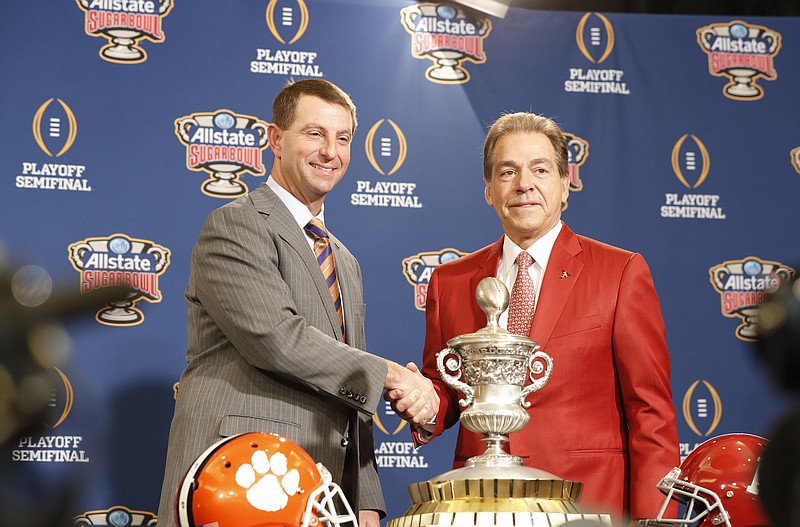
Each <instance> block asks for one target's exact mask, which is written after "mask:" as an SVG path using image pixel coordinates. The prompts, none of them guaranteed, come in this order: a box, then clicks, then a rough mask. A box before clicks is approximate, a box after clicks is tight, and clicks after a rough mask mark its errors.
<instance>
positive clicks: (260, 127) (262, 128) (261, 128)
mask: <svg viewBox="0 0 800 527" xmlns="http://www.w3.org/2000/svg"><path fill="white" fill-rule="evenodd" d="M250 128H252V129H253V130H256V131H257V132H258V146H264V145H265V144H267V141H269V135H267V134H269V129H268V128H267V126H266V125H265V124H263V123H259V122H255V123H253V125H252V126H251V127H250Z"/></svg>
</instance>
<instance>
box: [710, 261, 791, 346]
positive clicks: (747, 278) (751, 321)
mask: <svg viewBox="0 0 800 527" xmlns="http://www.w3.org/2000/svg"><path fill="white" fill-rule="evenodd" d="M708 273H709V277H710V280H711V285H713V286H714V289H716V290H717V292H719V294H720V301H721V308H722V314H723V315H724V316H726V317H738V318H740V319H742V323H741V324H740V325H739V327H737V328H736V336H737V337H739V339H741V340H744V341H749V342H753V341H755V340H756V323H757V322H758V320H757V314H758V306H759V305H761V303H762V302H763V301H764V295H766V294H767V293H768V292H770V291H772V290H774V289H777V288H778V286H780V284H781V283H782V282H783V281H785V280H791V279H792V277H794V275H795V270H794V269H793V268H791V267H787V266H785V265H783V264H782V263H780V262H770V261H766V260H761V259H760V258H756V257H755V256H750V257H747V258H744V259H742V260H730V261H727V262H723V263H721V264H719V265H715V266H714V267H712V268H711V269H709V270H708Z"/></svg>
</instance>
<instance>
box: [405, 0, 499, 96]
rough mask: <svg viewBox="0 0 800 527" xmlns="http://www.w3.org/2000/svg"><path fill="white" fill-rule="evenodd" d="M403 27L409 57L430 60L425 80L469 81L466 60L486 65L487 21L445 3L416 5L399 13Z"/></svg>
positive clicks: (458, 82) (444, 82)
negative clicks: (406, 35) (409, 42)
mask: <svg viewBox="0 0 800 527" xmlns="http://www.w3.org/2000/svg"><path fill="white" fill-rule="evenodd" d="M400 21H401V23H402V24H403V28H405V30H406V31H408V32H409V33H410V34H411V56H413V57H414V58H417V59H429V60H432V61H433V66H431V67H429V68H428V69H427V71H426V72H425V77H426V78H427V79H428V80H429V81H432V82H437V83H440V84H463V83H465V82H469V72H468V71H467V70H466V69H464V68H463V67H462V63H463V62H464V61H465V60H469V61H472V62H474V63H476V64H483V63H484V62H486V53H485V52H484V50H483V40H484V39H485V38H486V37H487V36H488V35H489V33H490V32H491V30H492V23H491V21H490V20H489V19H488V18H478V17H471V16H468V15H466V14H465V12H464V11H463V10H461V9H457V8H455V7H453V6H450V5H446V4H425V3H422V4H416V5H413V6H409V7H405V8H403V9H401V10H400Z"/></svg>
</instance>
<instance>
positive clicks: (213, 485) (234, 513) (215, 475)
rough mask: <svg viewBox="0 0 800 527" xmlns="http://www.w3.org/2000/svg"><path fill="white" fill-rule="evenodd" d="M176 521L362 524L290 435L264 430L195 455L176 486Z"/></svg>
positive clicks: (228, 526) (232, 526)
mask: <svg viewBox="0 0 800 527" xmlns="http://www.w3.org/2000/svg"><path fill="white" fill-rule="evenodd" d="M337 500H338V502H339V503H336V504H335V503H334V502H335V501H337ZM337 506H339V507H343V508H344V509H345V513H344V514H340V513H339V512H338V511H337V510H336V507H337ZM175 520H176V523H177V524H178V525H179V526H180V527H201V526H212V525H213V526H214V527H257V526H258V527H268V526H275V527H277V526H281V527H284V526H287V527H313V526H316V525H319V524H320V522H321V523H322V524H323V525H325V526H326V527H336V526H339V525H343V524H352V525H353V526H356V527H357V525H358V522H357V520H356V516H355V515H354V514H353V510H352V508H351V507H350V504H349V503H348V502H347V499H346V498H345V497H344V494H343V493H342V491H341V489H340V488H339V486H338V485H337V484H336V483H333V482H332V481H331V475H330V472H328V470H327V469H326V468H325V467H324V466H322V464H321V463H317V464H315V463H314V460H313V459H311V456H310V455H308V453H307V452H306V451H305V450H303V449H302V448H300V447H299V446H298V445H297V444H296V443H294V442H292V441H290V440H289V439H286V438H285V437H281V436H279V435H277V434H265V433H260V432H252V433H246V434H239V435H235V436H231V437H227V438H225V439H222V440H221V441H218V442H217V443H215V444H214V445H212V446H211V447H209V448H208V449H207V450H206V451H205V452H203V454H201V455H200V457H198V458H197V460H196V461H195V462H194V464H192V466H191V468H190V469H189V471H188V472H187V473H186V475H185V476H184V477H183V480H182V481H181V484H180V486H179V488H178V494H177V496H176V499H175Z"/></svg>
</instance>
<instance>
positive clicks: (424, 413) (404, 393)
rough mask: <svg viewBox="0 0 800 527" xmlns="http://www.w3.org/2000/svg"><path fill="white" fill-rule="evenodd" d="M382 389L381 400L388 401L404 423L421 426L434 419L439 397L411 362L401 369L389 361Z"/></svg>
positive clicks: (429, 382) (431, 384)
mask: <svg viewBox="0 0 800 527" xmlns="http://www.w3.org/2000/svg"><path fill="white" fill-rule="evenodd" d="M384 387H385V388H386V392H385V393H384V395H383V398H384V399H386V400H387V401H390V402H391V404H392V410H394V411H395V413H396V414H397V415H399V416H400V417H402V418H403V419H405V420H406V421H408V422H410V423H412V424H414V425H416V426H421V425H424V424H426V423H428V422H429V421H430V420H432V419H433V418H434V417H436V413H437V412H438V411H439V395H438V394H437V393H436V390H435V389H434V388H433V383H432V382H431V381H430V379H427V378H426V377H423V376H422V374H421V373H420V372H419V368H417V365H416V364H414V363H413V362H409V363H408V364H407V365H406V367H405V368H403V367H402V366H400V365H399V364H397V363H396V362H392V361H389V371H388V373H387V374H386V383H385V386H384Z"/></svg>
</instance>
